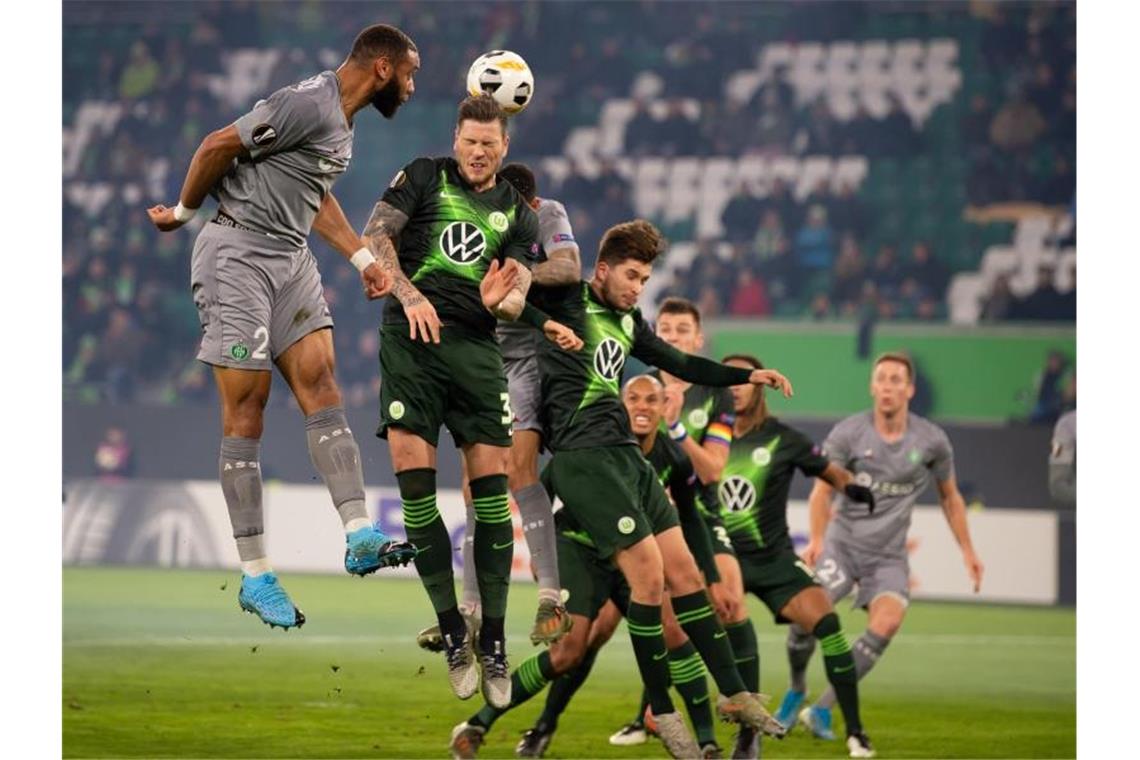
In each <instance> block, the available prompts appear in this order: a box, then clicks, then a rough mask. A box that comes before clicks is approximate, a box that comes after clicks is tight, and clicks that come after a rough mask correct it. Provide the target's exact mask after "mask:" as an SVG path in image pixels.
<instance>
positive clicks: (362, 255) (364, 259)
mask: <svg viewBox="0 0 1140 760" xmlns="http://www.w3.org/2000/svg"><path fill="white" fill-rule="evenodd" d="M349 261H351V262H352V265H353V266H354V267H356V268H357V269H359V270H360V271H361V272H363V271H364V270H365V269H367V268H368V267H370V266H371V265H372V262H374V261H376V257H375V256H373V255H372V251H370V250H368V249H367V248H361V249H360V250H359V251H357V252H356V253H354V254H352V258H351V259H349Z"/></svg>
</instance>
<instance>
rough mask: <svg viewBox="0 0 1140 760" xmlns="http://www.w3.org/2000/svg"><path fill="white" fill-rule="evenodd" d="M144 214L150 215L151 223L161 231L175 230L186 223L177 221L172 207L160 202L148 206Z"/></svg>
mask: <svg viewBox="0 0 1140 760" xmlns="http://www.w3.org/2000/svg"><path fill="white" fill-rule="evenodd" d="M146 215H147V216H149V217H150V221H151V223H152V224H154V226H155V227H158V229H160V230H162V231H163V232H170V231H171V230H176V229H178V228H179V227H181V226H182V225H183V224H185V223H186V222H180V221H178V219H177V218H175V216H174V209H172V208H170V207H169V206H163V205H162V204H161V203H160V204H158V205H157V206H152V207H151V208H148V209H147V210H146Z"/></svg>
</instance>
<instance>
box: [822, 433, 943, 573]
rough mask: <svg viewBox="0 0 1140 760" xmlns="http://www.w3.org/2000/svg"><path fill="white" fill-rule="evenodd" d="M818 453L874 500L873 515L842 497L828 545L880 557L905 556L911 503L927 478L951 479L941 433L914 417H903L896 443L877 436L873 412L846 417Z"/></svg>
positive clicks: (829, 527) (920, 493) (920, 492)
mask: <svg viewBox="0 0 1140 760" xmlns="http://www.w3.org/2000/svg"><path fill="white" fill-rule="evenodd" d="M823 453H824V455H825V456H826V457H827V458H828V459H830V460H831V461H832V462H835V463H836V464H838V465H840V466H841V467H846V468H847V469H848V470H851V472H853V473H855V479H856V482H858V483H861V484H863V485H868V486H870V488H871V490H872V491H873V492H874V494H875V512H874V514H871V513H870V512H869V510H868V509H867V505H866V504H861V503H858V502H853V501H850V500H849V499H847V498H846V497H844V496H843V495H842V494H841V495H840V496H839V502H838V508H837V509H836V512H835V517H834V519H833V520H832V521H831V524H830V525H829V526H828V529H827V539H828V541H839V542H842V543H843V544H845V545H847V546H850V547H853V548H855V549H857V550H859V551H865V552H869V553H873V554H876V555H881V556H890V557H905V556H906V534H907V530H908V529H909V528H910V518H911V512H912V511H913V509H914V503H915V501H917V500H918V497H919V496H921V495H922V493H923V491H925V490H926V487H927V486H928V485H929V484H930V482H931V480H932V478H933V479H935V480H937V481H944V480H947V479H949V478H952V477H954V449H953V448H952V447H951V446H950V439H949V438H947V437H946V433H945V432H944V431H943V430H942V428H940V427H938V426H937V425H935V424H934V423H933V422H930V421H929V420H926V419H923V418H922V417H919V416H918V415H916V414H909V415H908V416H907V425H906V432H905V433H904V434H903V437H902V438H901V439H900V440H899V441H897V442H895V443H887V442H886V441H884V440H883V439H882V437H880V436H879V433H878V431H876V430H875V423H874V416H873V413H872V412H870V411H867V412H863V413H861V414H856V415H853V416H851V417H848V418H847V419H845V420H843V421H842V422H840V423H839V424H838V425H836V426H835V427H834V428H832V430H831V433H830V434H829V435H828V436H827V440H826V441H824V444H823Z"/></svg>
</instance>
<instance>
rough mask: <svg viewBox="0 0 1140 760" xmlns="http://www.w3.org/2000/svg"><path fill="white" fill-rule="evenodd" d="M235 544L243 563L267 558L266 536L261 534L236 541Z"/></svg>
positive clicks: (243, 537)
mask: <svg viewBox="0 0 1140 760" xmlns="http://www.w3.org/2000/svg"><path fill="white" fill-rule="evenodd" d="M234 543H236V544H237V550H238V559H240V560H241V561H242V562H253V561H254V560H258V559H262V558H263V557H265V536H264V535H262V534H260V533H259V534H257V535H256V536H242V537H241V538H237V539H234Z"/></svg>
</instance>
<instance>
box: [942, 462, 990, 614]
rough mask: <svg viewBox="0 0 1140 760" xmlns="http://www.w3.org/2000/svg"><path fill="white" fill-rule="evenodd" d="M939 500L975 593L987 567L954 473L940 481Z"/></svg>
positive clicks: (980, 587)
mask: <svg viewBox="0 0 1140 760" xmlns="http://www.w3.org/2000/svg"><path fill="white" fill-rule="evenodd" d="M938 500H939V502H941V504H942V513H943V514H944V515H946V522H947V523H948V524H949V525H950V532H951V533H953V534H954V540H955V541H957V542H958V547H959V548H960V549H961V550H962V561H963V562H964V563H965V564H966V572H967V573H968V574H969V576H970V580H971V581H972V582H973V584H974V593H975V594H976V593H977V592H979V591H981V589H982V576H983V575H984V574H985V571H986V567H985V565H984V564H982V560H981V559H979V558H978V555H977V553H976V552H975V551H974V544H973V542H971V541H970V526H969V524H968V522H967V521H966V500H965V499H963V498H962V493H961V491H959V490H958V481H957V479H955V477H954V476H953V475H951V476H950V477H948V478H946V479H945V480H939V481H938Z"/></svg>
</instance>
